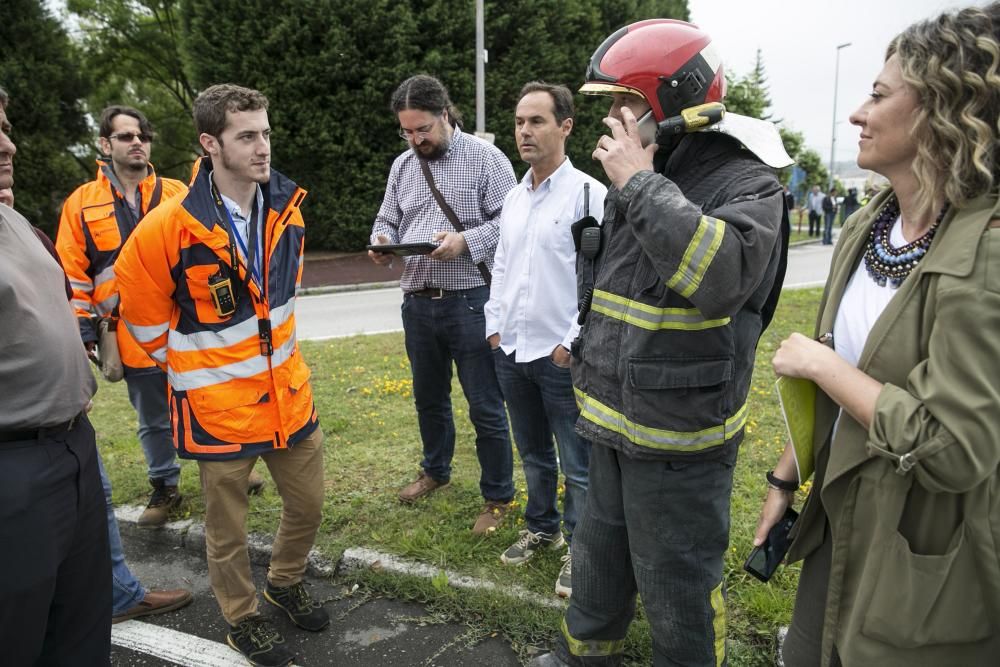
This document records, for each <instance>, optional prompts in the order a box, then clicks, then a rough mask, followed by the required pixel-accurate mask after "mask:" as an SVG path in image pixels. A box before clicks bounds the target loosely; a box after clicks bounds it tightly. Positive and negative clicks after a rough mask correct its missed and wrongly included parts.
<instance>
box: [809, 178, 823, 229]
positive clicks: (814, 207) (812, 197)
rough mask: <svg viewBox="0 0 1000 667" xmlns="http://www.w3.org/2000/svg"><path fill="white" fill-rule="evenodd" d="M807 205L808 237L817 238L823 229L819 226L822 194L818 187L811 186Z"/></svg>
mask: <svg viewBox="0 0 1000 667" xmlns="http://www.w3.org/2000/svg"><path fill="white" fill-rule="evenodd" d="M807 203H808V206H809V236H819V234H820V231H822V229H823V228H822V227H821V226H820V223H821V221H822V220H823V193H822V192H820V189H819V186H818V185H814V186H812V190H811V191H810V192H809V198H808V200H807Z"/></svg>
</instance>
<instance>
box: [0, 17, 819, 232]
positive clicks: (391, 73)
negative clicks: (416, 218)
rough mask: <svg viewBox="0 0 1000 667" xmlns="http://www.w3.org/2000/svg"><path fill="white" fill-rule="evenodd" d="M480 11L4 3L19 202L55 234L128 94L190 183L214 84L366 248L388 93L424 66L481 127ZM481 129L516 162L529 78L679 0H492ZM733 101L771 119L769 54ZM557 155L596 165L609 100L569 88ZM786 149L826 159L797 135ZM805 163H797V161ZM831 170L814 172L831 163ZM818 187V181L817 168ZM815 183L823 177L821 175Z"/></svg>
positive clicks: (573, 77) (0, 40)
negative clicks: (518, 113) (99, 126)
mask: <svg viewBox="0 0 1000 667" xmlns="http://www.w3.org/2000/svg"><path fill="white" fill-rule="evenodd" d="M474 5H475V3H474V2H472V1H471V0H469V1H467V2H446V1H444V0H294V1H291V0H213V1H212V2H208V1H207V0H68V2H67V14H66V16H64V17H57V16H54V15H53V14H52V13H51V11H50V10H49V9H48V7H47V5H46V3H45V2H44V1H43V0H4V2H2V3H0V86H3V87H4V88H6V89H7V91H8V92H9V93H10V95H11V100H12V103H11V106H10V108H9V109H8V117H9V118H10V119H11V121H12V122H13V124H14V126H15V131H14V135H13V136H14V139H15V141H16V142H17V144H18V148H19V151H18V155H17V157H16V163H17V166H16V169H15V176H16V185H15V192H16V197H17V207H18V209H19V210H20V211H21V212H22V213H24V214H25V215H26V216H27V217H28V218H29V219H31V220H32V222H34V223H35V224H36V225H39V226H40V227H42V228H43V229H45V230H46V231H49V232H51V231H53V230H54V228H55V225H56V224H57V222H58V216H59V210H60V208H61V205H62V201H63V200H64V199H65V197H66V196H67V195H68V194H69V193H70V192H71V191H72V190H73V189H74V188H75V187H76V186H77V185H79V184H80V183H82V182H84V181H86V180H89V179H92V178H93V177H94V173H95V170H96V167H95V165H94V158H95V157H96V156H97V154H98V153H97V149H96V147H97V140H96V139H97V137H96V134H97V130H96V123H95V118H96V117H97V116H98V115H99V114H100V111H101V109H102V108H104V107H105V106H107V105H109V104H130V105H133V106H136V107H137V108H139V109H141V110H142V111H143V112H144V113H146V115H147V116H149V118H150V120H151V121H152V123H153V125H154V127H155V129H156V141H155V142H154V144H153V151H152V158H153V163H154V165H155V166H156V168H157V171H158V172H159V173H160V174H162V175H164V176H171V177H174V178H178V179H180V180H183V181H187V180H188V179H189V176H190V168H191V164H192V162H193V160H194V159H195V158H196V157H197V155H198V151H197V149H198V143H197V137H196V136H195V134H194V128H193V125H192V121H191V106H192V103H193V101H194V98H195V97H196V96H197V93H198V91H200V90H202V89H204V88H205V87H207V86H209V85H211V84H213V83H220V82H232V83H238V84H240V85H244V86H249V87H252V88H257V89H259V90H261V91H262V92H263V93H265V94H266V95H267V96H268V97H269V98H270V100H271V109H270V113H269V116H270V121H271V125H272V130H273V134H272V142H273V143H272V164H274V165H275V167H276V168H278V169H280V170H281V171H282V172H284V173H285V174H287V175H288V176H290V177H291V178H292V179H293V180H295V181H296V182H297V183H299V185H301V186H302V187H303V188H305V189H306V190H308V191H309V196H308V197H307V198H306V200H305V202H304V205H303V208H304V215H305V218H306V220H307V223H308V225H309V233H308V234H307V245H308V248H310V249H312V250H318V249H326V250H341V251H354V250H359V249H361V248H362V247H363V245H364V243H365V242H366V241H367V238H368V233H369V230H370V227H371V223H372V220H373V219H374V216H375V213H376V212H377V211H378V207H379V204H380V203H381V200H382V194H383V191H384V187H385V178H386V175H387V173H388V170H389V165H390V164H391V163H392V160H393V158H394V157H395V156H396V155H398V154H399V152H400V151H401V150H403V149H404V148H405V144H404V142H403V141H402V140H401V139H400V138H399V137H398V136H397V134H396V130H397V122H396V119H395V118H394V117H393V116H392V114H391V113H390V112H389V109H388V102H389V96H390V94H391V92H392V90H393V89H394V88H395V87H396V85H397V84H398V83H399V82H400V81H402V80H403V79H405V78H406V77H408V76H410V75H411V74H415V73H419V72H426V73H429V74H433V75H435V76H437V77H439V78H440V79H441V80H442V81H443V82H444V83H445V85H447V86H448V88H449V90H450V92H451V96H452V99H453V100H454V101H455V103H456V105H457V106H458V107H459V109H460V110H461V111H463V112H464V114H465V117H466V121H467V122H466V128H467V129H468V130H469V131H471V130H472V129H474V125H475V120H474V114H475V104H474V100H475V24H474V19H475V6H474ZM485 17H486V18H485V31H486V46H487V48H488V52H489V60H488V64H487V66H486V130H487V131H489V132H493V133H494V134H495V135H496V144H497V146H498V147H499V148H500V149H501V150H502V151H504V153H506V154H507V156H508V157H510V158H511V160H512V162H513V163H514V165H515V170H516V171H518V172H522V171H523V168H522V167H521V166H519V165H521V163H520V160H519V159H518V157H517V150H516V146H515V144H514V137H513V131H512V130H513V110H514V107H515V106H516V103H517V93H518V91H519V90H520V88H521V86H522V85H523V84H524V83H525V82H527V81H528V80H531V79H540V80H545V81H549V82H552V83H563V84H565V85H567V86H569V87H570V88H571V89H575V88H577V87H579V85H580V84H581V83H582V80H583V73H584V71H585V68H586V65H587V62H588V60H589V58H590V56H591V54H592V53H593V51H594V49H595V48H596V47H597V45H598V44H600V43H601V41H602V40H603V39H604V38H605V37H606V36H607V35H609V34H611V32H613V31H614V30H616V29H618V28H619V27H621V26H623V25H625V24H628V23H631V22H633V21H637V20H640V19H644V18H651V17H669V18H679V19H688V7H687V1H686V0H551V1H550V2H544V3H538V2H534V1H533V0H502V1H500V0H487V1H486V2H485ZM729 84H730V91H731V92H730V97H729V100H728V107H729V108H730V110H731V111H735V112H738V113H744V114H747V115H752V116H755V117H762V118H767V117H768V113H769V107H770V100H769V99H768V96H767V88H766V76H765V74H764V67H763V63H762V62H761V61H760V59H759V58H758V63H757V67H756V68H755V69H754V70H753V71H752V72H750V73H747V74H745V75H742V76H739V75H738V76H734V75H733V74H732V73H730V74H729ZM576 104H577V118H576V125H575V129H574V131H573V135H572V137H571V138H570V140H569V143H568V146H567V149H568V153H569V155H570V157H571V159H573V160H574V164H575V165H576V166H577V167H579V168H581V169H583V170H585V171H588V172H590V173H591V174H593V175H594V176H595V177H597V178H603V174H602V173H601V171H600V165H598V164H596V163H594V162H593V161H592V160H591V159H590V152H591V148H592V147H593V146H594V144H595V142H596V141H597V138H598V136H599V135H600V134H602V133H603V130H604V126H603V125H602V124H601V122H600V119H601V118H602V117H603V116H604V115H605V113H606V111H607V107H608V104H607V101H606V100H602V99H594V98H586V97H584V96H582V95H577V97H576ZM782 134H783V138H784V140H785V143H786V147H787V148H788V150H789V153H790V154H791V155H792V156H793V157H796V158H798V159H799V160H800V162H805V163H807V167H806V168H807V171H809V170H810V166H811V167H812V169H817V168H818V169H822V165H821V160H819V156H818V155H815V158H816V159H815V164H812V165H808V163H809V161H810V159H811V157H812V155H810V154H811V153H812V154H814V152H813V151H809V150H808V149H805V148H804V146H803V141H802V136H801V135H798V134H796V133H794V132H787V131H783V132H782ZM803 159H804V160H803ZM824 171H825V170H824ZM810 178H811V179H812V178H813V177H812V175H810ZM815 179H816V180H819V179H820V176H819V174H818V173H817V174H816V176H815Z"/></svg>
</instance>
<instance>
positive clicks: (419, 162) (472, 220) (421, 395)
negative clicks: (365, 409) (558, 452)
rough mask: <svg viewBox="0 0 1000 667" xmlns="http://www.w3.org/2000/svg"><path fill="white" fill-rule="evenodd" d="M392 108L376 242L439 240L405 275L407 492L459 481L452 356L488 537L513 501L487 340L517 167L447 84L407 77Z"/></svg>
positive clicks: (411, 261)
mask: <svg viewBox="0 0 1000 667" xmlns="http://www.w3.org/2000/svg"><path fill="white" fill-rule="evenodd" d="M390 108H391V109H392V112H393V114H395V115H396V118H397V120H398V121H399V128H400V129H399V135H400V137H402V138H403V139H404V140H405V141H406V143H407V150H406V151H405V152H403V153H402V154H400V155H399V157H397V158H396V160H395V161H394V162H393V163H392V168H391V169H390V171H389V182H388V185H387V187H386V189H385V197H384V199H383V200H382V206H381V208H380V209H379V212H378V215H377V216H376V217H375V224H374V226H373V228H372V233H371V239H372V240H371V242H372V243H373V244H384V243H419V242H431V243H435V244H437V248H435V249H434V251H433V252H431V253H429V254H427V255H414V256H409V257H406V258H405V260H406V268H405V269H404V270H403V276H402V279H401V280H400V286H401V287H402V288H403V291H404V292H405V295H404V298H403V306H402V316H403V330H404V332H405V336H406V353H407V355H408V356H409V358H410V367H411V369H412V372H413V398H414V402H415V403H416V409H417V421H418V422H419V424H420V435H421V439H422V440H423V461H422V462H421V470H420V474H419V476H418V477H417V479H416V480H414V481H413V482H412V483H411V484H409V485H407V486H406V487H404V488H403V489H402V490H400V492H399V499H400V500H401V501H402V502H404V503H412V502H415V501H416V500H418V499H419V498H422V497H424V496H426V495H427V494H429V493H431V492H433V491H435V490H437V489H439V488H441V487H443V486H446V485H447V484H448V483H449V480H450V479H451V460H452V456H453V455H454V453H455V422H454V420H453V418H452V410H451V378H452V362H453V361H454V363H455V365H456V366H457V367H458V378H459V380H460V381H461V383H462V389H463V390H464V392H465V397H466V399H467V400H468V402H469V419H470V420H471V421H472V424H473V425H474V426H475V429H476V455H477V456H478V458H479V466H480V469H481V475H480V480H479V488H480V492H481V493H482V495H483V499H484V500H485V504H484V506H483V509H482V511H481V512H480V514H479V517H478V519H477V520H476V522H475V525H474V526H473V532H474V533H476V534H484V533H487V532H490V531H491V529H495V528H496V527H497V525H499V522H500V520H501V519H502V518H503V516H504V515H505V514H506V513H507V511H508V509H509V506H510V501H511V500H512V499H513V497H514V484H513V480H512V475H513V467H514V464H513V454H512V452H511V447H510V438H509V437H508V430H507V415H506V414H505V412H504V406H503V397H502V396H501V394H500V387H499V385H498V384H497V379H496V372H495V370H494V367H493V359H492V357H491V353H490V347H489V345H488V344H487V343H486V340H485V339H484V337H483V330H484V327H485V326H486V320H485V316H484V314H483V306H484V305H485V304H486V301H487V300H488V299H489V295H490V290H489V279H490V273H489V266H491V265H492V264H493V253H494V251H495V250H496V246H497V240H498V239H499V235H500V234H499V222H500V208H501V206H502V205H503V200H504V197H505V196H506V195H507V193H508V192H509V191H510V190H511V188H513V187H514V185H515V184H516V181H515V179H514V169H513V167H511V164H510V160H508V159H507V157H506V156H504V154H503V153H501V152H500V151H499V150H498V149H496V148H495V147H493V146H491V145H490V144H488V143H486V142H485V141H482V140H480V139H478V138H476V137H474V136H472V135H469V134H466V133H464V132H463V131H462V129H461V117H460V116H459V115H458V111H457V110H456V109H455V107H454V105H453V104H452V103H451V99H450V98H449V97H448V91H447V89H446V88H445V87H444V85H443V84H442V83H441V82H440V81H438V80H437V79H435V78H434V77H432V76H428V75H426V74H418V75H416V76H412V77H410V78H409V79H407V80H406V81H404V82H403V83H401V84H400V85H399V87H398V88H396V90H395V92H394V93H393V94H392V100H391V104H390ZM435 190H436V193H435ZM369 256H370V257H371V258H372V261H374V262H375V263H377V264H388V263H389V262H390V260H391V259H392V255H391V254H388V253H381V252H369Z"/></svg>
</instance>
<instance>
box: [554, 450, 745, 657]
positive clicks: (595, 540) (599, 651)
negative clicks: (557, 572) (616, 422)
mask: <svg viewBox="0 0 1000 667" xmlns="http://www.w3.org/2000/svg"><path fill="white" fill-rule="evenodd" d="M735 463H736V448H735V447H734V448H732V450H731V451H730V452H727V453H726V455H725V456H724V457H722V458H720V459H717V460H712V461H691V462H687V461H669V462H667V461H639V460H635V459H631V458H629V457H628V456H625V455H624V454H621V453H620V452H618V451H616V450H614V449H611V448H609V447H605V446H602V445H599V444H597V443H594V445H593V447H592V449H591V454H590V488H589V490H588V493H587V503H586V506H585V509H584V511H583V516H582V517H581V518H580V521H579V523H578V524H577V529H576V534H575V536H574V540H573V597H572V598H571V599H570V605H569V609H568V610H567V611H566V617H565V619H564V622H563V628H562V630H563V631H562V635H561V637H560V639H559V645H558V646H557V647H556V653H557V654H558V656H559V657H560V658H561V659H562V660H563V661H564V662H566V663H568V664H570V665H574V666H576V667H583V666H589V665H618V664H621V661H622V649H623V644H624V638H625V634H626V632H627V631H628V627H629V624H630V623H631V622H632V618H633V617H634V615H635V602H636V594H637V593H638V594H639V595H641V596H642V602H643V606H644V608H645V612H646V617H647V618H648V619H649V624H650V626H651V630H652V633H651V634H652V636H653V664H654V665H656V666H657V667H660V666H668V665H669V666H674V665H685V666H686V667H690V666H699V665H705V666H706V667H707V666H709V665H711V666H713V667H715V666H717V665H720V664H725V660H726V653H725V652H726V609H725V586H724V585H723V580H722V572H723V558H724V556H725V552H726V548H727V547H728V545H729V497H730V495H731V492H732V487H733V468H734V466H735Z"/></svg>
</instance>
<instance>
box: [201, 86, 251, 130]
mask: <svg viewBox="0 0 1000 667" xmlns="http://www.w3.org/2000/svg"><path fill="white" fill-rule="evenodd" d="M267 105H268V101H267V97H265V96H264V93H262V92H260V91H259V90H254V89H252V88H244V87H243V86H237V85H236V84H232V83H220V84H216V85H214V86H209V87H208V88H206V89H205V90H203V91H202V92H201V94H200V95H198V97H197V99H195V101H194V113H193V115H194V129H195V131H196V132H197V133H198V134H210V135H212V136H213V137H216V138H219V137H220V136H221V135H222V133H223V132H224V131H225V129H226V112H227V111H228V112H232V113H235V112H237V111H260V110H261V109H263V110H264V111H267Z"/></svg>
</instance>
